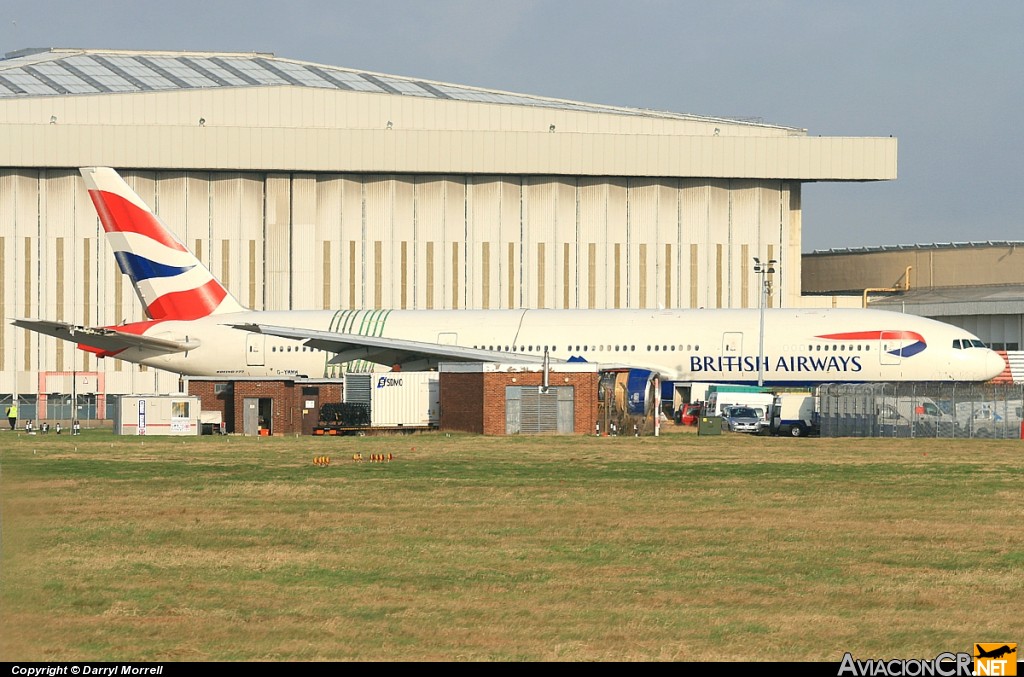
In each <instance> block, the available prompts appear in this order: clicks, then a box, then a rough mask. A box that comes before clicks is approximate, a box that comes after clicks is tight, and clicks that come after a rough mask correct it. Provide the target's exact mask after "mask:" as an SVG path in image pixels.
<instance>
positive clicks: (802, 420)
mask: <svg viewBox="0 0 1024 677" xmlns="http://www.w3.org/2000/svg"><path fill="white" fill-rule="evenodd" d="M815 399H816V398H815V397H814V395H811V394H810V393H779V394H778V395H776V396H775V401H774V402H773V404H772V414H771V425H770V427H769V432H770V433H771V434H772V435H790V436H792V437H806V436H807V435H817V434H818V433H819V432H820V427H819V425H818V411H817V407H816V406H815Z"/></svg>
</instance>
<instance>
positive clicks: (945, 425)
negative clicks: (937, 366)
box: [878, 396, 959, 437]
mask: <svg viewBox="0 0 1024 677" xmlns="http://www.w3.org/2000/svg"><path fill="white" fill-rule="evenodd" d="M878 425H879V429H880V430H881V431H882V433H883V434H884V435H889V434H892V435H893V436H894V437H936V436H939V437H952V436H953V435H954V434H955V431H956V430H957V428H959V426H958V424H957V421H956V419H955V418H954V417H953V416H951V415H950V414H948V413H946V412H944V411H943V410H942V408H941V407H939V405H938V404H937V403H936V402H935V401H934V400H932V399H931V398H930V397H909V396H901V397H895V398H891V397H887V398H884V399H883V400H882V402H881V403H880V405H879V408H878Z"/></svg>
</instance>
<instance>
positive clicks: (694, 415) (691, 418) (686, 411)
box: [676, 404, 703, 426]
mask: <svg viewBox="0 0 1024 677" xmlns="http://www.w3.org/2000/svg"><path fill="white" fill-rule="evenodd" d="M702 408H703V407H702V406H701V405H699V404H684V405H683V406H682V407H680V408H679V411H677V412H676V423H678V424H679V425H688V426H695V425H697V419H699V418H700V413H701V410H702Z"/></svg>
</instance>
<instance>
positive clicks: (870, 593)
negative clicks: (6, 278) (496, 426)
mask: <svg viewBox="0 0 1024 677" xmlns="http://www.w3.org/2000/svg"><path fill="white" fill-rule="evenodd" d="M670 428H671V426H670ZM356 453H361V454H362V456H363V459H364V461H363V462H355V461H353V460H352V456H353V454H356ZM388 453H391V454H392V455H393V460H392V461H391V462H390V463H370V462H368V459H369V458H370V456H371V455H372V454H388ZM318 455H329V456H330V458H331V463H330V465H329V466H327V467H317V466H315V465H314V464H313V459H314V457H315V456H318ZM1022 461H1024V441H1020V440H1005V441H995V440H992V441H990V440H921V439H917V440H906V439H903V440H865V439H839V440H832V439H801V440H790V439H771V438H758V437H750V436H741V435H735V434H725V435H722V436H701V437H698V436H696V435H693V434H680V433H679V432H678V430H668V431H666V434H664V435H662V436H661V437H658V438H619V439H616V438H594V437H515V438H490V437H477V436H471V435H452V436H446V435H444V434H442V433H433V434H422V435H414V436H405V437H364V438H328V439H322V438H316V439H314V438H271V439H263V438H242V437H227V438H214V437H203V438H188V439H182V438H178V439H174V438H146V439H143V438H134V437H133V438H115V437H113V436H111V435H110V434H109V433H103V432H95V431H89V432H87V434H84V435H82V436H80V437H69V436H67V435H62V436H60V437H58V436H55V435H53V434H52V433H51V434H50V435H48V436H45V437H44V436H32V437H30V436H26V435H23V434H18V433H8V432H2V433H0V500H2V503H0V508H2V515H0V519H2V527H3V532H2V547H3V551H2V557H0V565H2V570H0V659H2V660H5V661H15V660H16V661H52V660H65V661H72V660H74V661H85V660H93V661H108V660H118V661H121V660H138V661H193V660H197V661H255V660H318V661H670V660H671V661H674V660H683V661H697V660H701V661H703V660H715V661H750V660H753V661H769V660H779V661H839V660H840V659H841V658H842V655H843V653H844V652H846V651H849V652H851V653H852V654H853V655H854V657H856V658H858V659H867V658H872V657H874V658H933V657H935V655H936V654H938V653H939V652H942V651H953V652H956V651H969V650H970V649H971V646H972V644H973V643H974V642H1021V641H1024V614H1021V612H1020V600H1021V599H1022V598H1024V541H1022V536H1021V524H1022V523H1024V519H1022V518H1024V501H1022V500H1021V487H1022V484H1024V483H1022V480H1024V463H1022Z"/></svg>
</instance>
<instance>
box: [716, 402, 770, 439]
mask: <svg viewBox="0 0 1024 677" xmlns="http://www.w3.org/2000/svg"><path fill="white" fill-rule="evenodd" d="M722 425H723V427H724V428H725V429H726V430H731V431H732V432H734V433H754V434H757V433H758V432H760V431H761V417H760V416H758V415H757V412H756V411H754V410H753V409H752V408H750V407H730V409H729V412H728V413H727V414H726V416H725V418H724V419H723V421H722Z"/></svg>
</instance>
